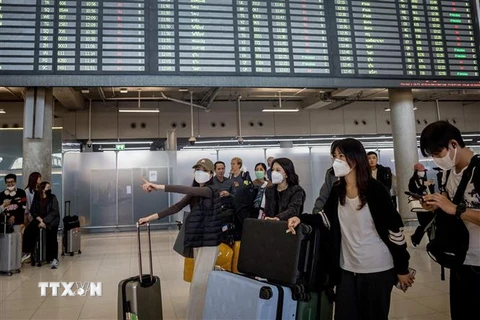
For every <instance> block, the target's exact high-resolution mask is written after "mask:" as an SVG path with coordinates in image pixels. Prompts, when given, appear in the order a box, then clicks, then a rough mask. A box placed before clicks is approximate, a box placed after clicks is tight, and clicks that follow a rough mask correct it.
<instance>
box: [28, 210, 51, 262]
mask: <svg viewBox="0 0 480 320" xmlns="http://www.w3.org/2000/svg"><path fill="white" fill-rule="evenodd" d="M38 224H39V222H38V220H36V219H34V220H33V221H32V222H30V223H29V224H28V225H27V227H26V228H25V231H24V232H23V252H24V253H30V254H32V255H33V253H34V249H35V243H36V242H37V239H38V236H39V234H40V229H39V228H38ZM57 234H58V226H51V227H49V228H47V229H46V235H45V236H46V240H47V243H46V247H47V261H52V260H53V259H57V260H58V241H57Z"/></svg>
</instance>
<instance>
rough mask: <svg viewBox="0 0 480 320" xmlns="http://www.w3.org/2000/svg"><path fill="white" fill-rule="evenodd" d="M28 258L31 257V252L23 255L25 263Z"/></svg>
mask: <svg viewBox="0 0 480 320" xmlns="http://www.w3.org/2000/svg"><path fill="white" fill-rule="evenodd" d="M28 259H30V253H24V254H23V255H22V263H24V262H25V261H27V260H28Z"/></svg>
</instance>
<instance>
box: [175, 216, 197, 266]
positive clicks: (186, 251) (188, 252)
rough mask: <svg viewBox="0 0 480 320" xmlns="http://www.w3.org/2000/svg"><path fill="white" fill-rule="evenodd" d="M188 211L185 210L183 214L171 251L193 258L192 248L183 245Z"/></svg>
mask: <svg viewBox="0 0 480 320" xmlns="http://www.w3.org/2000/svg"><path fill="white" fill-rule="evenodd" d="M189 215H190V212H187V211H185V212H184V214H183V223H182V226H181V228H180V231H179V232H178V235H177V239H176V240H175V243H174V244H173V251H175V252H176V253H178V254H179V255H181V256H182V257H185V258H193V248H192V247H185V223H187V219H188V216H189Z"/></svg>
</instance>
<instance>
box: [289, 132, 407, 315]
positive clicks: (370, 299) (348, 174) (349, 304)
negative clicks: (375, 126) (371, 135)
mask: <svg viewBox="0 0 480 320" xmlns="http://www.w3.org/2000/svg"><path fill="white" fill-rule="evenodd" d="M331 153H332V156H333V157H334V159H335V161H334V163H333V170H334V172H335V175H336V176H337V177H339V178H340V179H339V181H337V182H336V183H335V185H334V187H333V189H332V192H331V193H330V196H329V198H328V200H327V202H326V203H325V206H324V208H323V211H322V212H320V214H315V215H310V214H309V215H301V216H300V217H294V218H291V219H289V221H288V228H289V231H290V232H291V233H292V234H295V227H296V226H297V225H298V224H299V223H300V222H303V223H307V224H312V225H316V226H317V227H319V228H320V229H321V230H322V231H324V232H325V233H326V234H325V235H326V237H327V239H326V241H327V242H328V245H327V246H326V249H325V250H326V251H327V252H321V253H319V254H321V256H322V261H326V265H325V269H326V272H327V273H328V275H329V280H330V284H331V285H332V286H336V300H335V319H336V320H344V319H345V320H351V319H355V320H387V319H388V313H389V310H390V296H391V291H392V288H393V286H394V285H395V283H396V282H397V281H398V282H399V284H400V285H401V287H402V289H403V290H406V289H407V288H408V287H409V286H411V285H412V284H413V281H414V277H413V275H410V274H409V269H408V261H409V258H410V256H409V254H408V252H407V246H406V243H405V237H404V235H403V231H402V230H403V223H402V219H401V217H400V215H399V214H398V212H397V211H396V209H395V208H394V206H393V203H392V200H391V198H390V194H389V193H388V191H387V190H386V189H385V187H384V186H383V185H382V184H381V183H380V182H378V181H377V180H375V179H373V178H372V177H371V174H370V169H369V166H368V162H367V155H366V153H365V149H364V148H363V145H362V144H361V143H360V142H359V141H358V140H355V139H343V140H340V141H338V143H337V144H336V146H335V150H331Z"/></svg>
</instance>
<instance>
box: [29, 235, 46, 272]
mask: <svg viewBox="0 0 480 320" xmlns="http://www.w3.org/2000/svg"><path fill="white" fill-rule="evenodd" d="M39 229H40V230H39V231H38V238H37V241H36V242H35V249H34V253H33V258H30V259H31V261H32V266H34V265H37V267H41V266H42V264H44V263H46V262H47V231H46V230H45V229H44V228H39Z"/></svg>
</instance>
